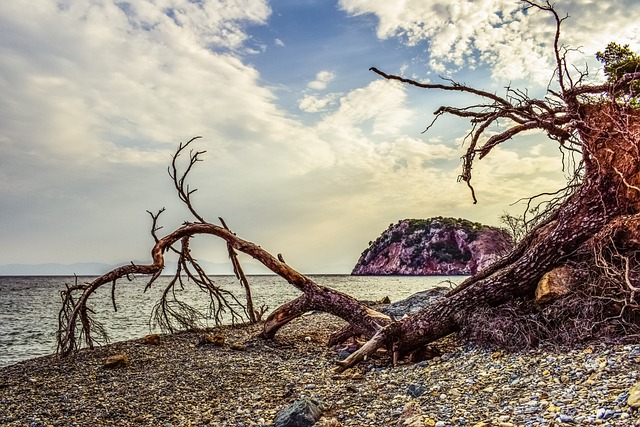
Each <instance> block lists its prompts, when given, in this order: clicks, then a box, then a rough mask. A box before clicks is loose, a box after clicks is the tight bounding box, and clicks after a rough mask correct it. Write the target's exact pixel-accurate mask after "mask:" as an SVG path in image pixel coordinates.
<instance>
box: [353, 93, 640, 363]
mask: <svg viewBox="0 0 640 427" xmlns="http://www.w3.org/2000/svg"><path fill="white" fill-rule="evenodd" d="M617 108H618V107H617V106H616V105H612V104H607V105H604V106H603V105H600V106H598V108H595V107H590V108H584V109H583V111H582V114H583V117H582V121H583V123H584V124H585V126H584V128H583V129H582V130H581V133H582V134H581V137H582V140H583V141H584V145H583V153H584V154H583V160H584V163H585V176H584V179H583V182H582V184H581V186H580V187H579V188H578V189H577V191H576V192H575V193H574V194H573V195H572V196H570V197H569V198H568V199H567V200H566V201H565V202H564V203H563V204H562V205H561V206H560V207H559V208H558V209H557V210H556V211H555V213H554V214H553V215H552V216H551V217H550V218H549V219H548V220H547V221H545V222H544V223H542V224H540V225H539V226H538V227H536V228H535V229H534V230H533V231H532V232H531V233H530V234H529V235H528V236H527V237H526V239H525V240H524V241H522V242H521V243H520V244H519V245H518V246H517V247H516V248H515V249H514V250H513V252H512V253H511V254H510V255H509V256H507V257H506V258H505V261H503V262H498V263H497V264H496V265H495V266H493V267H489V268H488V270H487V271H484V272H480V273H478V274H477V275H476V276H474V277H471V278H469V279H468V280H467V281H465V282H463V283H462V284H461V285H460V286H459V287H458V288H456V289H454V290H453V291H452V292H450V294H449V296H448V298H446V299H443V300H441V301H438V302H436V303H434V304H433V305H431V306H429V307H427V308H425V309H423V310H422V311H420V312H418V313H416V314H414V315H413V316H410V317H408V318H406V319H404V320H401V321H399V322H397V324H395V325H393V327H391V326H389V327H387V328H385V329H384V330H382V331H380V332H378V333H377V334H376V336H374V337H373V339H372V340H371V345H365V346H364V347H362V348H361V349H360V350H358V351H357V352H355V353H353V354H352V355H351V356H350V357H349V358H347V359H345V360H344V361H343V362H342V363H341V367H342V369H345V368H348V367H350V366H353V365H354V364H355V363H357V362H358V361H359V360H361V359H362V358H363V357H364V356H366V355H368V354H371V353H373V352H374V351H375V350H376V349H377V348H378V347H380V346H382V345H386V346H393V347H394V348H395V349H397V350H398V351H400V352H401V353H406V352H410V351H412V350H415V349H418V348H420V347H422V346H424V345H426V344H428V343H430V342H433V341H435V340H437V339H439V338H442V337H444V336H446V335H449V334H450V333H452V332H455V331H457V330H459V329H460V327H461V321H462V320H463V319H464V318H465V317H466V315H467V314H469V313H470V312H472V311H473V310H474V309H475V308H477V307H478V306H497V305H500V304H502V303H504V302H506V301H508V300H510V299H513V298H517V297H532V296H533V294H534V292H535V288H536V285H537V283H538V281H539V280H540V278H541V277H542V275H543V274H545V273H546V272H548V271H550V270H552V269H553V268H555V267H557V266H558V265H562V264H564V263H566V262H567V261H568V260H570V259H571V257H572V256H573V254H574V253H575V252H576V251H577V250H578V249H579V248H580V247H581V245H583V244H584V243H585V242H587V241H588V240H589V239H591V238H592V237H593V236H594V235H597V233H598V232H599V231H600V230H602V229H603V227H605V225H607V224H611V223H612V222H613V221H614V220H615V219H616V218H622V221H625V220H626V219H625V217H621V215H630V216H631V217H630V218H632V219H633V220H637V218H638V216H637V214H638V213H639V212H640V209H639V206H640V204H639V202H640V137H639V135H640V124H639V123H638V120H637V119H638V117H640V114H639V113H638V112H637V111H632V112H626V111H623V112H621V111H617ZM634 224H635V223H634ZM632 228H633V227H632Z"/></svg>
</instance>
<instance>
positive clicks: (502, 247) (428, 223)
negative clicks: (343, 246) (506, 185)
mask: <svg viewBox="0 0 640 427" xmlns="http://www.w3.org/2000/svg"><path fill="white" fill-rule="evenodd" d="M512 247H513V241H512V239H511V237H510V236H509V234H508V233H507V232H506V231H505V230H503V229H499V228H496V227H490V226H487V225H482V224H479V223H477V222H471V221H467V220H465V219H455V218H443V217H435V218H430V219H405V220H402V221H399V222H398V223H397V224H391V225H390V226H389V228H388V229H387V230H386V231H384V232H383V233H382V235H381V236H380V237H378V238H377V239H376V241H375V242H370V243H369V247H368V248H367V249H366V250H365V251H364V252H363V253H362V255H361V256H360V259H359V260H358V262H357V264H356V266H355V267H354V269H353V271H352V274H354V275H393V274H401V275H471V274H475V273H476V272H477V271H479V270H481V269H483V268H485V267H487V266H488V265H489V264H491V263H493V262H494V261H495V260H497V259H498V258H500V257H501V256H503V255H504V254H505V253H507V252H508V251H509V250H510V249H511V248H512Z"/></svg>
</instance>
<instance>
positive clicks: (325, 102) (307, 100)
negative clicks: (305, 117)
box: [298, 93, 340, 113]
mask: <svg viewBox="0 0 640 427" xmlns="http://www.w3.org/2000/svg"><path fill="white" fill-rule="evenodd" d="M339 97H340V94H339V93H330V94H328V95H325V96H316V95H304V96H303V97H302V99H301V100H300V101H298V108H300V109H301V110H302V111H304V112H306V113H318V112H320V111H326V110H327V109H328V108H329V107H333V106H335V105H336V101H337V99H338V98H339Z"/></svg>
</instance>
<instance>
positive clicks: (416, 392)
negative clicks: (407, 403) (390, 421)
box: [407, 384, 427, 397]
mask: <svg viewBox="0 0 640 427" xmlns="http://www.w3.org/2000/svg"><path fill="white" fill-rule="evenodd" d="M426 391H427V389H426V388H425V387H424V386H423V385H420V384H410V385H409V387H407V394H408V395H409V396H411V397H420V396H422V395H423V394H424V393H425V392H426Z"/></svg>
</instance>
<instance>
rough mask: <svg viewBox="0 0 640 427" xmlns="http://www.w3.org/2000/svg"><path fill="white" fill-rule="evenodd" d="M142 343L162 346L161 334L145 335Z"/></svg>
mask: <svg viewBox="0 0 640 427" xmlns="http://www.w3.org/2000/svg"><path fill="white" fill-rule="evenodd" d="M142 342H143V343H145V344H147V345H160V334H149V335H145V336H144V338H142Z"/></svg>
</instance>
